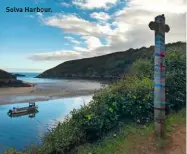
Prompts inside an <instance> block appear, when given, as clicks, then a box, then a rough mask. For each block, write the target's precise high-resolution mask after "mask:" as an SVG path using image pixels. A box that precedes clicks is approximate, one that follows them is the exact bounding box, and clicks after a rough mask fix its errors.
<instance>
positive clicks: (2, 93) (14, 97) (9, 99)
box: [0, 87, 96, 105]
mask: <svg viewBox="0 0 187 154" xmlns="http://www.w3.org/2000/svg"><path fill="white" fill-rule="evenodd" d="M95 91H96V90H76V89H74V90H72V89H69V90H59V89H58V88H57V89H48V88H46V89H40V88H37V87H15V88H14V87H11V88H0V105H7V104H16V103H28V102H45V101H49V100H54V99H60V98H67V97H77V96H87V95H93V93H94V92H95Z"/></svg>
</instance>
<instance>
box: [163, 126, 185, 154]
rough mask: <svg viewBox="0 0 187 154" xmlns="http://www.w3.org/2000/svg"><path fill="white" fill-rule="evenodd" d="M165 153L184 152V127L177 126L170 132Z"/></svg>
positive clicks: (180, 153) (182, 153)
mask: <svg viewBox="0 0 187 154" xmlns="http://www.w3.org/2000/svg"><path fill="white" fill-rule="evenodd" d="M170 141H171V142H170V143H169V145H168V146H167V147H166V150H165V151H166V154H186V127H185V126H183V127H179V128H176V129H175V132H174V133H172V136H171V140H170Z"/></svg>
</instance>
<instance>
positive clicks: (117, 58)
mask: <svg viewBox="0 0 187 154" xmlns="http://www.w3.org/2000/svg"><path fill="white" fill-rule="evenodd" d="M179 46H180V49H179V48H178V47H179ZM166 48H167V51H170V50H173V49H174V50H175V48H177V49H178V52H184V51H185V48H186V47H185V43H182V42H177V43H172V44H167V45H166ZM153 53H154V46H151V47H149V48H145V47H142V48H139V49H129V50H127V51H123V52H116V53H112V54H108V55H104V56H99V57H93V58H85V59H79V60H72V61H67V62H64V63H62V64H60V65H58V66H56V67H54V68H52V69H49V70H47V71H45V72H43V73H42V74H40V75H39V76H38V77H39V78H87V79H113V78H120V77H121V76H124V74H125V73H126V72H128V70H129V68H130V66H131V65H132V63H133V62H134V61H136V60H137V59H145V58H146V59H151V58H153Z"/></svg>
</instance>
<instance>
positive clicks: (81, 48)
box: [74, 47, 88, 52]
mask: <svg viewBox="0 0 187 154" xmlns="http://www.w3.org/2000/svg"><path fill="white" fill-rule="evenodd" d="M74 49H75V50H76V51H80V52H87V51H88V49H87V48H83V47H74Z"/></svg>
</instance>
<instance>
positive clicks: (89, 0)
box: [72, 0, 118, 9]
mask: <svg viewBox="0 0 187 154" xmlns="http://www.w3.org/2000/svg"><path fill="white" fill-rule="evenodd" d="M117 2H118V0H73V2H72V3H73V4H74V5H77V6H79V7H81V8H84V9H94V8H108V7H109V6H111V5H114V4H116V3H117Z"/></svg>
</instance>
